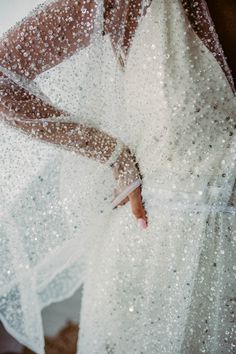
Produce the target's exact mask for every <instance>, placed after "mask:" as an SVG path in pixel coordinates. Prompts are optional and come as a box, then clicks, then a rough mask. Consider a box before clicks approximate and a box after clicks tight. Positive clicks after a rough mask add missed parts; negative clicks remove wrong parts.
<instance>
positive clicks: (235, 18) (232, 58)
mask: <svg viewBox="0 0 236 354" xmlns="http://www.w3.org/2000/svg"><path fill="white" fill-rule="evenodd" d="M207 4H208V7H209V10H210V13H211V16H212V19H213V21H214V23H215V27H216V31H217V33H218V35H219V39H220V42H221V44H222V47H223V50H224V53H225V56H226V58H227V62H228V64H229V66H230V69H231V71H232V74H233V77H234V83H235V85H236V0H207Z"/></svg>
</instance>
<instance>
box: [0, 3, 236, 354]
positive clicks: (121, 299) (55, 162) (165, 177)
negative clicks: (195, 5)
mask: <svg viewBox="0 0 236 354" xmlns="http://www.w3.org/2000/svg"><path fill="white" fill-rule="evenodd" d="M100 40H101V39H97V41H98V43H99V45H91V46H88V47H86V48H84V49H83V50H82V51H79V52H78V53H76V54H75V55H73V56H72V57H71V58H69V59H68V60H66V61H64V62H62V63H60V64H59V65H57V66H56V67H53V68H52V69H50V70H49V71H46V72H44V73H42V74H41V75H39V77H37V78H36V79H35V82H36V83H37V88H38V87H40V88H41V90H42V91H43V93H41V94H42V95H43V94H44V95H46V96H45V97H46V98H45V99H47V98H48V97H50V99H51V100H52V102H53V103H54V104H55V105H57V106H59V107H61V108H62V109H65V110H67V111H69V112H71V113H72V114H73V117H74V118H75V119H78V122H81V120H83V118H82V117H85V118H84V121H85V122H86V123H87V122H89V121H91V123H92V124H96V126H97V127H99V128H100V129H101V130H103V131H106V132H107V133H109V134H110V135H111V136H118V137H119V138H120V139H121V140H122V141H124V142H125V143H126V144H127V145H128V146H129V147H130V148H132V150H133V151H135V155H136V158H137V161H138V163H139V166H140V170H141V173H142V195H143V200H144V202H145V208H146V210H147V215H148V228H147V229H146V230H140V229H139V228H138V226H137V223H136V220H135V219H134V217H133V216H132V215H131V211H130V205H129V204H126V205H124V206H122V207H118V208H116V209H112V208H111V203H110V202H111V200H112V195H113V189H114V182H113V178H112V175H111V173H110V171H109V170H108V169H107V167H106V166H104V165H101V164H98V163H97V162H96V161H93V160H90V159H85V158H84V157H82V156H79V155H77V154H73V153H71V152H70V151H62V150H57V149H55V147H53V146H49V145H43V144H42V143H39V142H36V141H34V140H33V139H29V138H28V137H26V136H23V135H20V134H19V133H18V132H16V131H11V130H10V129H8V128H6V127H5V128H4V129H5V130H4V131H3V132H4V134H5V136H3V134H2V136H1V146H2V147H3V150H2V151H3V152H2V156H7V157H8V160H7V159H5V160H2V162H3V169H4V173H3V174H2V175H1V178H2V180H1V185H2V186H4V190H2V191H1V197H2V198H3V197H4V198H5V199H4V204H3V203H2V205H1V209H2V210H1V216H2V220H3V222H2V223H1V227H2V230H1V232H2V235H3V236H4V237H3V238H2V245H1V247H2V249H4V247H5V249H6V252H5V253H4V252H2V255H3V262H4V264H7V265H8V267H4V268H3V269H4V273H3V275H2V279H1V282H2V284H3V288H2V292H1V302H0V308H1V314H2V315H1V318H2V320H3V322H4V324H5V326H6V327H7V328H8V329H9V331H10V332H11V333H12V334H13V335H14V336H15V337H16V338H17V339H18V340H20V341H21V342H23V343H25V344H27V345H28V346H29V347H31V348H32V349H33V350H35V351H36V352H37V353H43V352H44V349H43V342H42V335H43V333H42V325H41V316H40V309H41V308H43V307H44V306H46V305H47V304H49V303H51V302H53V301H59V300H60V299H63V298H66V297H69V296H70V295H71V294H72V293H73V292H74V291H75V290H76V289H77V288H78V287H79V286H80V285H81V284H82V283H83V284H84V285H83V299H82V309H81V317H80V332H79V341H78V349H77V352H78V354H92V353H94V354H95V353H96V354H108V353H109V354H115V353H119V354H121V353H129V354H132V353H139V354H140V353H145V354H151V353H161V354H164V353H168V354H172V353H173V354H177V353H181V354H190V353H212V354H213V353H214V354H215V353H217V354H218V353H224V354H225V353H233V351H234V348H235V343H234V327H233V313H232V311H233V310H232V309H233V301H234V293H233V292H234V290H235V289H234V285H233V275H234V271H235V267H234V265H233V246H234V244H235V223H236V220H235V219H236V218H235V207H234V206H233V204H232V205H231V204H230V200H231V199H230V198H231V196H232V191H233V185H234V181H235V177H236V167H235V156H236V146H235V143H236V141H235V131H234V130H235V111H236V100H235V95H234V93H233V91H232V88H231V86H230V83H229V81H228V80H227V77H226V75H225V73H224V72H223V70H222V68H221V67H220V65H219V62H217V60H216V58H215V57H214V55H213V54H212V52H211V51H210V50H209V49H208V48H207V47H206V46H205V45H204V44H203V42H202V41H201V40H200V38H199V37H198V36H197V35H196V33H195V32H194V31H193V29H192V27H191V26H190V24H189V21H188V19H187V17H186V15H185V13H184V9H183V6H182V2H181V1H179V0H175V1H164V0H154V1H152V2H151V4H150V6H149V7H148V9H147V13H146V14H145V16H144V17H142V18H141V20H140V22H139V25H138V28H137V29H136V32H135V36H134V38H133V41H132V43H131V46H130V48H129V51H128V54H127V59H126V61H125V66H123V65H120V64H119V62H117V59H116V57H115V55H114V48H113V46H112V43H111V41H110V37H109V35H105V36H104V37H103V38H102V42H99V41H100ZM98 56H99V58H102V63H103V65H102V68H101V61H100V60H96V58H98ZM75 77H76V78H78V80H75ZM101 88H102V89H103V90H101ZM32 89H33V88H32ZM94 117H96V119H95V118H94ZM7 129H8V130H7ZM13 141H14V144H15V142H17V149H16V148H14V149H13V151H12V153H11V150H10V149H11V148H12V146H13V143H12V142H13ZM17 150H18V151H17ZM11 154H12V156H11ZM9 156H10V158H11V165H9ZM22 156H23V157H24V160H23V161H22ZM14 171H17V175H16V174H15V173H14ZM16 186H17V187H16ZM36 211H37V214H36V216H35V212H36ZM7 235H12V237H10V238H9V237H7ZM8 248H10V250H11V252H12V253H11V256H12V255H13V258H12V259H10V258H9V257H10V256H9V254H10V253H9V252H8ZM42 255H43V256H42ZM9 265H10V266H9ZM17 265H18V267H17ZM19 265H20V266H19ZM12 269H14V271H15V272H16V276H15V273H14V274H13V275H12V273H13V270H12ZM15 277H16V278H17V281H15ZM6 280H7V281H6Z"/></svg>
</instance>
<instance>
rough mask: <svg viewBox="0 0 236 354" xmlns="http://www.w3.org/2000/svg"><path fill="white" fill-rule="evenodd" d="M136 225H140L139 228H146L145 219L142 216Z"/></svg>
mask: <svg viewBox="0 0 236 354" xmlns="http://www.w3.org/2000/svg"><path fill="white" fill-rule="evenodd" d="M138 226H139V227H140V229H146V228H147V224H146V221H145V220H144V219H142V218H140V219H138Z"/></svg>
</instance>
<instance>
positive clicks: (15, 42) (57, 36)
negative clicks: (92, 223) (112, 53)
mask: <svg viewBox="0 0 236 354" xmlns="http://www.w3.org/2000/svg"><path fill="white" fill-rule="evenodd" d="M95 11H96V4H95V2H78V1H55V2H54V3H52V4H49V5H47V7H45V8H44V9H43V10H41V11H39V12H38V13H37V14H36V15H33V16H31V17H29V18H27V19H26V20H24V21H23V22H22V23H21V25H20V26H18V27H17V28H16V29H13V30H12V31H11V32H10V33H9V34H8V35H7V37H6V38H5V39H4V40H3V41H2V43H1V48H0V56H1V65H2V67H3V69H4V68H6V69H7V70H12V71H13V73H14V74H17V75H20V76H23V77H24V78H27V79H28V80H32V79H34V78H35V77H36V76H37V75H38V74H40V73H41V72H42V71H45V70H48V69H49V68H50V67H52V66H55V65H57V64H59V63H60V62H61V61H63V60H64V59H65V58H67V57H68V56H71V55H72V54H73V53H74V52H75V51H76V50H77V49H78V48H83V47H86V46H87V45H88V44H89V43H90V37H91V35H92V33H93V27H94V21H95V19H94V18H95V15H96V14H95ZM1 75H2V80H1V107H2V113H5V118H6V121H7V122H8V123H10V120H9V119H13V124H14V126H16V127H18V128H20V129H21V130H23V131H24V132H26V133H28V134H31V135H33V136H35V137H37V138H39V139H42V140H45V141H47V142H50V143H54V144H58V145H61V146H64V147H65V148H66V149H70V150H73V151H76V152H78V153H80V154H82V155H83V156H86V157H88V158H94V159H96V160H98V161H100V162H101V163H106V162H107V161H108V160H109V162H110V163H111V162H112V163H113V164H114V163H115V165H114V168H113V171H114V177H115V179H116V181H117V188H116V192H115V193H116V196H117V195H120V197H119V198H118V199H116V200H114V202H113V205H114V206H116V205H117V204H119V203H117V201H118V200H119V202H121V201H122V198H123V199H124V198H125V197H126V196H127V195H128V194H129V193H131V192H132V191H133V190H135V189H136V188H137V187H138V186H139V185H140V184H141V180H140V176H139V171H138V168H137V166H136V162H135V159H134V157H133V156H132V155H131V152H130V150H129V149H128V147H125V146H122V145H121V144H120V146H118V144H117V139H116V138H113V137H111V136H109V135H108V134H106V133H103V132H101V131H98V130H97V129H95V128H93V127H86V126H84V125H79V124H77V123H73V122H66V123H60V122H59V121H57V119H55V121H56V122H52V121H51V122H44V123H43V122H41V121H42V120H47V119H48V118H52V117H54V118H57V117H58V118H59V117H61V118H62V115H64V116H69V113H67V112H62V111H61V110H59V109H57V108H56V107H53V106H52V105H50V104H48V103H46V102H44V101H43V100H41V99H40V98H38V97H36V96H34V95H33V94H32V93H30V92H27V91H26V90H25V89H24V88H22V87H19V86H18V85H17V84H16V83H14V82H13V81H11V80H10V78H7V76H6V75H7V74H6V72H5V75H4V74H3V73H1ZM16 117H17V118H19V119H18V120H16V119H15V118H16ZM27 119H28V121H27ZM111 119H112V118H111ZM36 120H37V122H36ZM39 120H41V121H39ZM11 124H12V123H11ZM115 148H117V149H120V157H119V159H117V161H112V159H114V156H112V153H113V151H114V150H115ZM115 155H117V158H118V156H119V150H118V152H117V151H116V152H115ZM110 158H111V159H110ZM131 185H132V186H131ZM128 186H129V188H128V190H127V192H125V189H126V188H127V187H128ZM137 192H138V194H139V193H140V189H138V190H137ZM121 195H122V198H121ZM140 201H141V199H140ZM140 207H141V210H140V211H139V215H137V216H139V217H144V218H145V219H146V216H145V212H144V209H143V208H142V206H141V205H140Z"/></svg>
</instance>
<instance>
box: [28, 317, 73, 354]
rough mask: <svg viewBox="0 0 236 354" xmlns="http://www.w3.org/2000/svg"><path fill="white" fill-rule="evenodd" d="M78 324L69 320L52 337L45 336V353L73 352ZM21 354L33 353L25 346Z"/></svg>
mask: <svg viewBox="0 0 236 354" xmlns="http://www.w3.org/2000/svg"><path fill="white" fill-rule="evenodd" d="M78 332H79V328H78V325H76V324H74V323H72V322H69V323H68V324H67V325H66V327H65V328H63V329H62V330H61V331H60V332H59V334H58V335H57V336H56V337H54V338H49V337H46V338H45V344H46V346H45V351H46V354H75V353H76V344H77V338H78ZM21 353H22V354H35V353H33V352H32V351H30V350H29V349H27V348H25V349H24V350H23V351H22V352H21Z"/></svg>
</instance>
